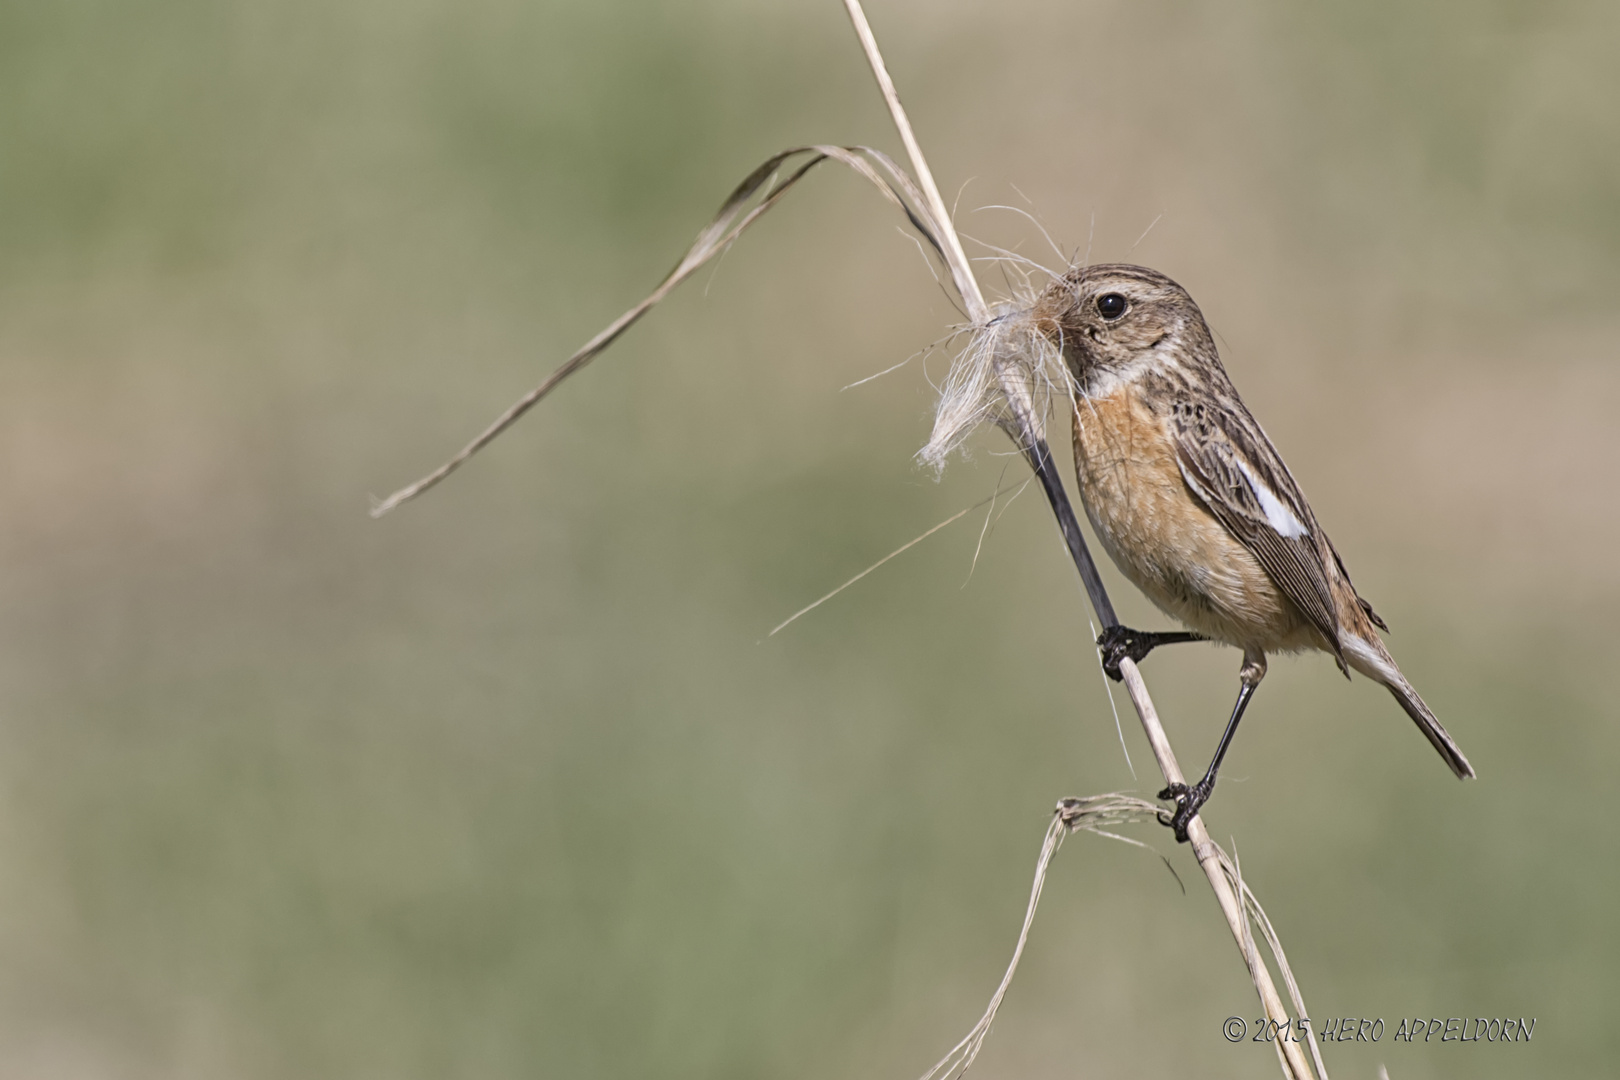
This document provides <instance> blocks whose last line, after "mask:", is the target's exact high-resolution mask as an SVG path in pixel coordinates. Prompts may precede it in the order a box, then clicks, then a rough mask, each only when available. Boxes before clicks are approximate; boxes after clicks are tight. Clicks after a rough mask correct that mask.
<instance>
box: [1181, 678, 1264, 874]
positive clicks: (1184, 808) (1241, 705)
mask: <svg viewBox="0 0 1620 1080" xmlns="http://www.w3.org/2000/svg"><path fill="white" fill-rule="evenodd" d="M1265 677H1266V657H1265V654H1264V653H1259V652H1245V653H1244V654H1243V669H1242V670H1241V671H1239V672H1238V683H1239V685H1238V697H1237V704H1236V705H1234V706H1232V718H1231V719H1230V720H1228V721H1227V722H1226V730H1225V731H1223V732H1221V741H1220V745H1219V746H1217V747H1215V757H1214V760H1212V761H1211V762H1210V763H1209V769H1208V770H1207V771H1206V772H1205V773H1204V778H1203V779H1202V780H1200V781H1198V783H1196V784H1194V785H1192V786H1191V787H1188V786H1187V785H1186V784H1171V785H1170V786H1169V787H1167V788H1165V789H1164V790H1163V791H1161V792H1159V798H1161V799H1174V800H1175V801H1176V809H1175V813H1173V814H1172V815H1170V816H1169V817H1168V818H1167V817H1165V816H1164V815H1163V814H1161V815H1159V820H1160V821H1161V822H1163V823H1164V824H1166V825H1168V826H1170V828H1171V829H1173V830H1175V834H1176V839H1177V840H1178V841H1180V842H1181V843H1183V844H1185V843H1186V842H1187V824H1188V823H1189V822H1190V821H1192V819H1193V818H1194V817H1195V816H1196V815H1197V814H1198V809H1199V807H1201V806H1203V805H1204V804H1205V803H1206V802H1208V801H1209V797H1210V795H1212V794H1214V792H1215V774H1216V773H1218V772H1219V771H1220V768H1221V760H1222V759H1223V758H1225V757H1226V751H1227V748H1228V747H1230V746H1231V745H1232V736H1233V735H1235V734H1237V726H1238V721H1239V720H1242V719H1243V710H1244V709H1246V708H1248V707H1249V699H1250V698H1252V697H1254V692H1255V690H1256V689H1257V688H1258V687H1259V686H1260V680H1261V679H1263V678H1265Z"/></svg>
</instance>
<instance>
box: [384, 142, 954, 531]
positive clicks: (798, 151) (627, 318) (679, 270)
mask: <svg viewBox="0 0 1620 1080" xmlns="http://www.w3.org/2000/svg"><path fill="white" fill-rule="evenodd" d="M868 156H870V157H872V158H874V159H876V160H878V161H879V162H880V163H881V164H882V165H883V167H884V171H885V172H887V173H888V174H889V177H890V179H885V178H884V177H883V176H882V175H881V174H880V173H879V172H878V171H877V170H876V169H875V168H873V167H872V165H871V163H870V162H869V161H868V160H867V157H868ZM795 158H807V160H804V161H801V162H798V163H797V164H795V165H794V167H793V170H792V171H791V172H789V173H788V174H787V176H786V177H785V178H783V179H781V180H778V181H777V182H776V183H775V184H771V181H772V179H773V178H775V177H776V176H777V174H778V172H779V171H780V170H781V169H782V168H783V167H784V166H786V165H787V164H788V163H789V162H792V161H793V159H795ZM828 159H832V160H834V161H838V162H840V163H841V164H843V165H846V166H848V167H849V168H850V169H853V170H854V171H855V172H857V173H859V174H860V175H861V176H863V177H865V178H866V179H867V180H869V181H870V182H871V183H872V184H873V185H874V186H876V187H877V189H878V190H879V191H880V192H881V193H882V194H883V195H884V197H885V198H887V199H888V200H889V201H890V202H892V203H894V204H895V205H896V206H897V207H899V208H900V209H901V210H902V211H903V212H904V213H905V215H906V218H907V220H909V221H910V222H911V224H912V226H913V227H914V228H915V229H916V230H917V231H918V232H920V233H921V234H922V235H923V237H924V239H926V240H927V241H928V242H929V244H930V245H932V246H933V248H934V250H935V251H936V252H938V253H939V255H940V258H941V259H942V260H943V261H945V262H946V264H947V266H949V263H950V260H949V259H947V258H946V257H945V252H944V249H943V248H942V247H941V246H940V242H939V238H938V236H937V235H936V231H935V228H934V227H933V226H934V223H933V220H932V217H931V216H930V215H929V214H928V213H927V211H926V210H924V209H922V208H921V207H920V206H919V205H913V204H912V203H910V202H908V200H909V199H911V198H913V195H914V193H915V194H916V195H917V197H920V193H917V188H916V185H915V184H913V183H911V182H910V181H909V178H907V177H906V176H905V173H904V172H903V171H902V170H900V169H899V168H898V166H896V165H895V164H894V162H892V161H890V160H889V159H888V158H887V157H886V156H885V155H883V154H882V153H880V152H879V151H876V150H873V149H871V148H869V147H864V146H854V147H845V146H796V147H794V148H792V149H790V150H783V151H782V152H780V153H777V154H773V155H772V156H771V157H769V158H767V159H766V160H765V161H764V162H763V163H762V164H761V165H760V166H759V167H758V168H756V169H755V170H754V171H753V172H751V173H749V174H748V176H747V177H746V178H744V180H743V181H742V183H740V184H738V185H737V187H736V188H735V189H733V191H732V192H731V195H730V196H729V197H728V198H727V199H726V201H725V202H724V203H723V204H722V205H721V207H720V210H719V212H718V213H716V214H715V216H714V218H713V220H711V221H710V222H709V224H708V225H706V226H705V227H704V228H703V230H702V231H701V232H700V233H698V235H697V239H696V240H694V241H693V242H692V246H691V247H690V248H688V249H687V251H686V254H685V255H683V256H682V257H681V260H680V261H679V262H677V263H676V264H675V268H674V269H672V270H671V271H670V272H669V273H668V274H667V275H666V276H665V277H664V280H663V281H661V282H659V284H658V287H657V288H656V289H654V290H653V291H652V292H651V293H649V294H648V295H647V296H646V298H645V299H643V300H642V301H641V302H640V303H639V304H637V305H636V306H634V307H632V308H630V309H629V310H628V311H626V312H625V313H624V314H623V315H620V316H619V317H618V318H617V319H615V320H613V322H611V323H610V324H608V326H607V327H606V328H604V329H603V330H602V332H601V333H599V334H597V335H596V336H595V337H593V338H592V339H591V340H590V341H588V342H586V343H585V344H584V345H583V346H582V347H581V348H580V349H579V351H578V352H576V353H574V355H572V356H570V357H569V358H568V359H567V360H565V361H564V362H563V363H562V364H561V365H560V366H558V368H557V369H556V370H555V371H553V372H552V373H551V374H550V375H548V376H547V377H546V379H545V381H544V382H542V383H540V385H539V386H536V387H535V388H534V389H533V390H530V391H529V392H528V393H527V394H524V395H523V396H522V397H521V398H519V399H518V400H517V401H516V402H514V403H513V404H512V405H511V407H510V408H508V409H507V410H506V411H505V412H503V413H501V415H500V416H498V417H496V418H495V420H494V422H492V423H491V424H490V425H489V426H488V427H487V428H485V429H484V430H483V431H481V432H480V433H479V434H478V436H477V437H476V438H474V439H473V440H472V441H471V442H470V443H468V444H467V445H466V446H465V447H463V448H462V449H461V451H460V452H459V453H458V454H456V455H455V456H454V457H452V458H451V459H450V460H448V461H446V462H445V463H444V464H443V465H440V466H439V467H438V468H437V469H434V470H433V471H432V472H430V473H428V474H427V475H426V476H424V477H422V478H421V479H420V480H418V481H416V482H415V483H414V484H410V485H407V486H406V487H403V488H400V489H399V490H398V491H396V492H394V493H393V494H392V495H390V496H388V498H386V499H383V500H381V501H380V502H378V503H376V504H375V505H374V506H373V507H372V509H371V516H372V517H374V518H378V517H382V516H383V515H384V514H386V513H388V512H389V511H390V510H392V509H394V507H396V506H398V505H399V504H400V503H403V502H406V501H408V500H410V499H414V498H415V497H416V496H418V495H420V494H422V493H423V492H424V491H426V490H428V489H429V488H431V487H433V486H434V485H435V484H437V483H438V482H439V481H441V480H443V479H444V478H445V477H447V476H449V475H450V474H451V473H453V472H455V471H456V470H457V469H459V468H460V467H461V466H462V465H463V464H464V463H465V462H466V461H467V459H468V458H470V457H472V456H473V455H474V454H476V453H478V451H480V450H482V449H483V448H484V447H485V446H487V445H488V444H489V443H490V442H491V441H493V440H494V439H495V437H496V436H498V435H500V434H501V432H503V431H505V430H506V429H507V428H509V427H511V426H512V424H513V423H515V422H516V421H517V420H518V418H519V417H521V416H522V415H523V414H524V413H526V412H528V411H529V410H530V409H532V408H533V407H534V406H535V405H537V404H539V402H540V401H541V400H542V399H543V398H545V396H546V395H547V394H549V393H551V391H552V390H554V389H556V388H557V386H558V384H560V383H561V382H562V381H563V380H564V379H566V378H568V377H569V376H570V375H572V374H574V373H575V372H576V371H578V370H579V369H580V368H582V367H584V366H585V365H586V364H588V363H590V362H591V361H592V360H594V359H595V358H596V357H597V356H598V355H600V354H601V353H602V352H603V351H604V350H606V349H607V347H608V346H609V345H611V344H613V342H614V341H615V340H617V339H618V337H619V335H620V334H622V333H624V332H625V331H626V330H628V329H629V328H630V327H631V326H633V325H634V324H635V323H636V321H637V320H638V319H640V318H641V317H642V316H643V315H645V314H646V313H647V312H648V311H650V310H651V309H652V308H653V307H655V306H656V305H657V304H658V303H659V302H660V301H661V300H663V299H664V298H665V297H666V296H668V295H669V294H670V292H672V291H673V290H674V288H675V287H676V286H677V285H679V284H680V283H681V282H682V281H685V280H686V279H687V278H688V277H690V276H691V275H692V273H693V272H694V271H696V270H698V269H699V268H700V267H702V266H703V265H704V264H705V263H707V262H708V261H709V260H710V259H712V258H714V257H715V256H716V255H718V254H720V253H721V252H722V251H724V250H726V248H727V247H729V246H730V245H731V243H732V242H733V241H734V240H736V239H737V238H738V237H739V236H741V235H742V234H743V232H744V231H745V230H746V229H747V228H748V227H749V226H750V225H752V224H753V223H754V222H755V221H757V220H758V219H759V217H760V216H761V215H762V214H764V213H765V212H766V211H767V210H769V209H771V207H773V206H775V205H776V204H777V202H779V201H780V200H781V198H782V196H784V195H786V194H787V192H788V191H789V190H790V189H791V188H792V187H793V186H794V185H795V184H797V183H798V182H799V181H800V180H801V179H803V178H804V175H805V174H806V173H808V172H809V171H810V170H811V169H813V168H815V167H816V166H817V165H819V164H820V163H821V162H823V161H826V160H828ZM891 181H892V182H891ZM767 185H769V189H768V190H765V189H766V188H767ZM897 186H898V188H899V189H900V190H898V191H897V190H896V187H897ZM762 190H764V191H765V193H764V194H763V195H760V192H761V191H762ZM902 192H904V194H902ZM756 196H757V197H758V199H759V201H758V202H757V203H756V202H754V199H755V198H756ZM958 284H960V283H958Z"/></svg>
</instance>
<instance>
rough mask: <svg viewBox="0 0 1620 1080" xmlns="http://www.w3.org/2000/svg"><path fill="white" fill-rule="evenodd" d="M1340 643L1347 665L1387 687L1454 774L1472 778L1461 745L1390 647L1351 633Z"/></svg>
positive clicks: (1458, 777) (1471, 769) (1472, 772)
mask: <svg viewBox="0 0 1620 1080" xmlns="http://www.w3.org/2000/svg"><path fill="white" fill-rule="evenodd" d="M1341 643H1342V644H1343V646H1344V657H1345V659H1346V660H1348V661H1349V662H1350V666H1351V667H1353V668H1355V669H1356V670H1357V671H1359V672H1361V673H1362V674H1363V675H1365V676H1367V678H1369V679H1373V680H1376V681H1377V682H1380V683H1383V684H1384V686H1385V687H1386V688H1388V690H1389V693H1390V696H1391V697H1393V698H1394V699H1395V700H1396V701H1398V702H1400V703H1401V708H1403V709H1405V710H1406V715H1407V716H1410V717H1411V718H1412V721H1413V723H1415V724H1417V726H1418V730H1419V731H1421V732H1423V735H1424V737H1425V738H1427V739H1428V740H1429V743H1430V744H1431V745H1432V746H1433V747H1434V748H1435V750H1436V751H1438V752H1439V754H1440V756H1441V757H1443V758H1445V759H1446V764H1447V765H1449V766H1451V771H1452V772H1454V773H1456V774H1457V779H1459V780H1468V779H1471V778H1472V777H1473V775H1474V767H1473V766H1472V765H1470V764H1468V759H1467V758H1466V757H1464V756H1463V752H1462V747H1460V746H1458V745H1457V740H1455V739H1453V738H1452V737H1451V735H1450V733H1449V732H1447V731H1446V729H1445V728H1444V727H1442V726H1441V724H1440V721H1439V720H1438V719H1436V718H1435V715H1434V713H1433V711H1431V710H1430V708H1429V707H1428V706H1427V705H1425V704H1424V703H1423V699H1422V698H1421V697H1419V696H1418V692H1417V691H1416V690H1414V689H1412V684H1411V683H1409V682H1407V681H1406V676H1405V675H1402V674H1401V669H1400V668H1398V667H1396V666H1395V659H1394V658H1393V657H1392V656H1390V655H1389V650H1387V649H1385V648H1384V643H1383V642H1381V641H1379V640H1378V639H1377V638H1376V637H1374V638H1373V640H1372V641H1366V640H1363V639H1362V638H1360V637H1358V636H1356V635H1354V634H1345V635H1343V637H1342V638H1341Z"/></svg>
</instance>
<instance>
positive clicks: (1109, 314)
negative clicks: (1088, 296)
mask: <svg viewBox="0 0 1620 1080" xmlns="http://www.w3.org/2000/svg"><path fill="white" fill-rule="evenodd" d="M1128 306H1129V305H1128V304H1126V303H1125V298H1124V297H1123V296H1121V295H1119V293H1117V292H1111V293H1103V294H1102V295H1101V296H1099V297H1097V314H1099V315H1101V316H1102V317H1103V318H1105V319H1107V320H1108V321H1109V322H1113V321H1114V320H1115V319H1117V318H1119V317H1120V316H1121V315H1123V314H1125V309H1126V308H1127V307H1128Z"/></svg>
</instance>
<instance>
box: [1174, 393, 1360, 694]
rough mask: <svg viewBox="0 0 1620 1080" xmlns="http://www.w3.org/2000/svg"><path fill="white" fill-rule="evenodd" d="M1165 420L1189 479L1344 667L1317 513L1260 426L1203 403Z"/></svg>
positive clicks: (1191, 486)
mask: <svg viewBox="0 0 1620 1080" xmlns="http://www.w3.org/2000/svg"><path fill="white" fill-rule="evenodd" d="M1170 427H1171V431H1172V432H1173V433H1174V437H1175V444H1176V462H1177V464H1178V465H1179V466H1180V467H1181V476H1182V479H1183V480H1185V481H1186V483H1187V487H1188V488H1189V489H1190V490H1191V491H1192V493H1193V494H1194V495H1195V496H1196V497H1197V498H1198V500H1199V501H1200V502H1202V503H1203V504H1204V506H1205V507H1206V508H1207V509H1208V510H1209V512H1210V513H1211V514H1213V515H1214V517H1215V520H1217V521H1219V522H1220V523H1221V524H1222V525H1224V526H1225V527H1226V530H1227V531H1228V532H1230V533H1231V534H1232V535H1233V536H1234V537H1236V538H1237V540H1238V542H1239V543H1241V544H1242V545H1243V546H1244V547H1245V548H1247V549H1248V550H1249V552H1250V553H1251V554H1252V555H1253V556H1254V557H1255V559H1256V560H1257V561H1258V562H1259V563H1260V565H1261V567H1263V568H1264V569H1265V571H1266V574H1267V575H1268V576H1269V577H1270V578H1271V580H1272V581H1273V582H1275V583H1276V585H1277V587H1278V588H1279V589H1281V590H1282V591H1283V593H1284V595H1286V596H1287V597H1288V599H1290V600H1292V601H1293V602H1294V606H1295V607H1297V608H1299V610H1300V611H1301V612H1302V613H1304V615H1305V617H1306V618H1307V619H1309V620H1310V621H1311V624H1312V625H1313V626H1315V627H1316V628H1317V629H1318V630H1319V631H1321V633H1322V637H1323V638H1324V639H1326V640H1327V642H1328V643H1329V644H1330V645H1331V646H1332V647H1333V651H1334V653H1335V655H1337V656H1338V658H1339V663H1340V666H1341V667H1342V666H1343V664H1344V658H1343V655H1342V653H1341V650H1340V647H1339V632H1338V619H1337V618H1336V617H1335V615H1334V606H1333V593H1332V591H1331V589H1330V587H1329V585H1328V571H1327V567H1326V566H1324V565H1323V563H1322V554H1321V548H1320V546H1319V545H1318V543H1317V537H1315V536H1313V535H1312V530H1313V528H1314V527H1315V524H1316V520H1315V516H1314V515H1313V514H1312V513H1311V511H1310V507H1309V506H1308V505H1307V504H1306V502H1305V496H1304V495H1302V494H1301V493H1300V490H1299V485H1298V484H1296V483H1295V482H1294V478H1293V477H1292V476H1291V475H1289V473H1288V468H1287V466H1285V465H1284V464H1283V462H1282V458H1281V457H1280V456H1279V455H1278V453H1277V451H1276V449H1275V448H1273V447H1272V445H1271V442H1270V440H1268V439H1267V438H1266V436H1265V433H1264V432H1262V431H1261V430H1260V429H1259V426H1258V425H1256V424H1255V423H1254V422H1253V421H1252V420H1249V419H1248V418H1247V417H1242V416H1238V415H1236V414H1235V413H1232V412H1228V411H1226V410H1224V409H1220V408H1216V407H1213V406H1211V405H1209V404H1207V403H1206V404H1203V405H1198V406H1193V405H1183V406H1181V407H1179V408H1177V409H1176V410H1175V411H1174V412H1173V414H1172V416H1171V423H1170Z"/></svg>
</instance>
